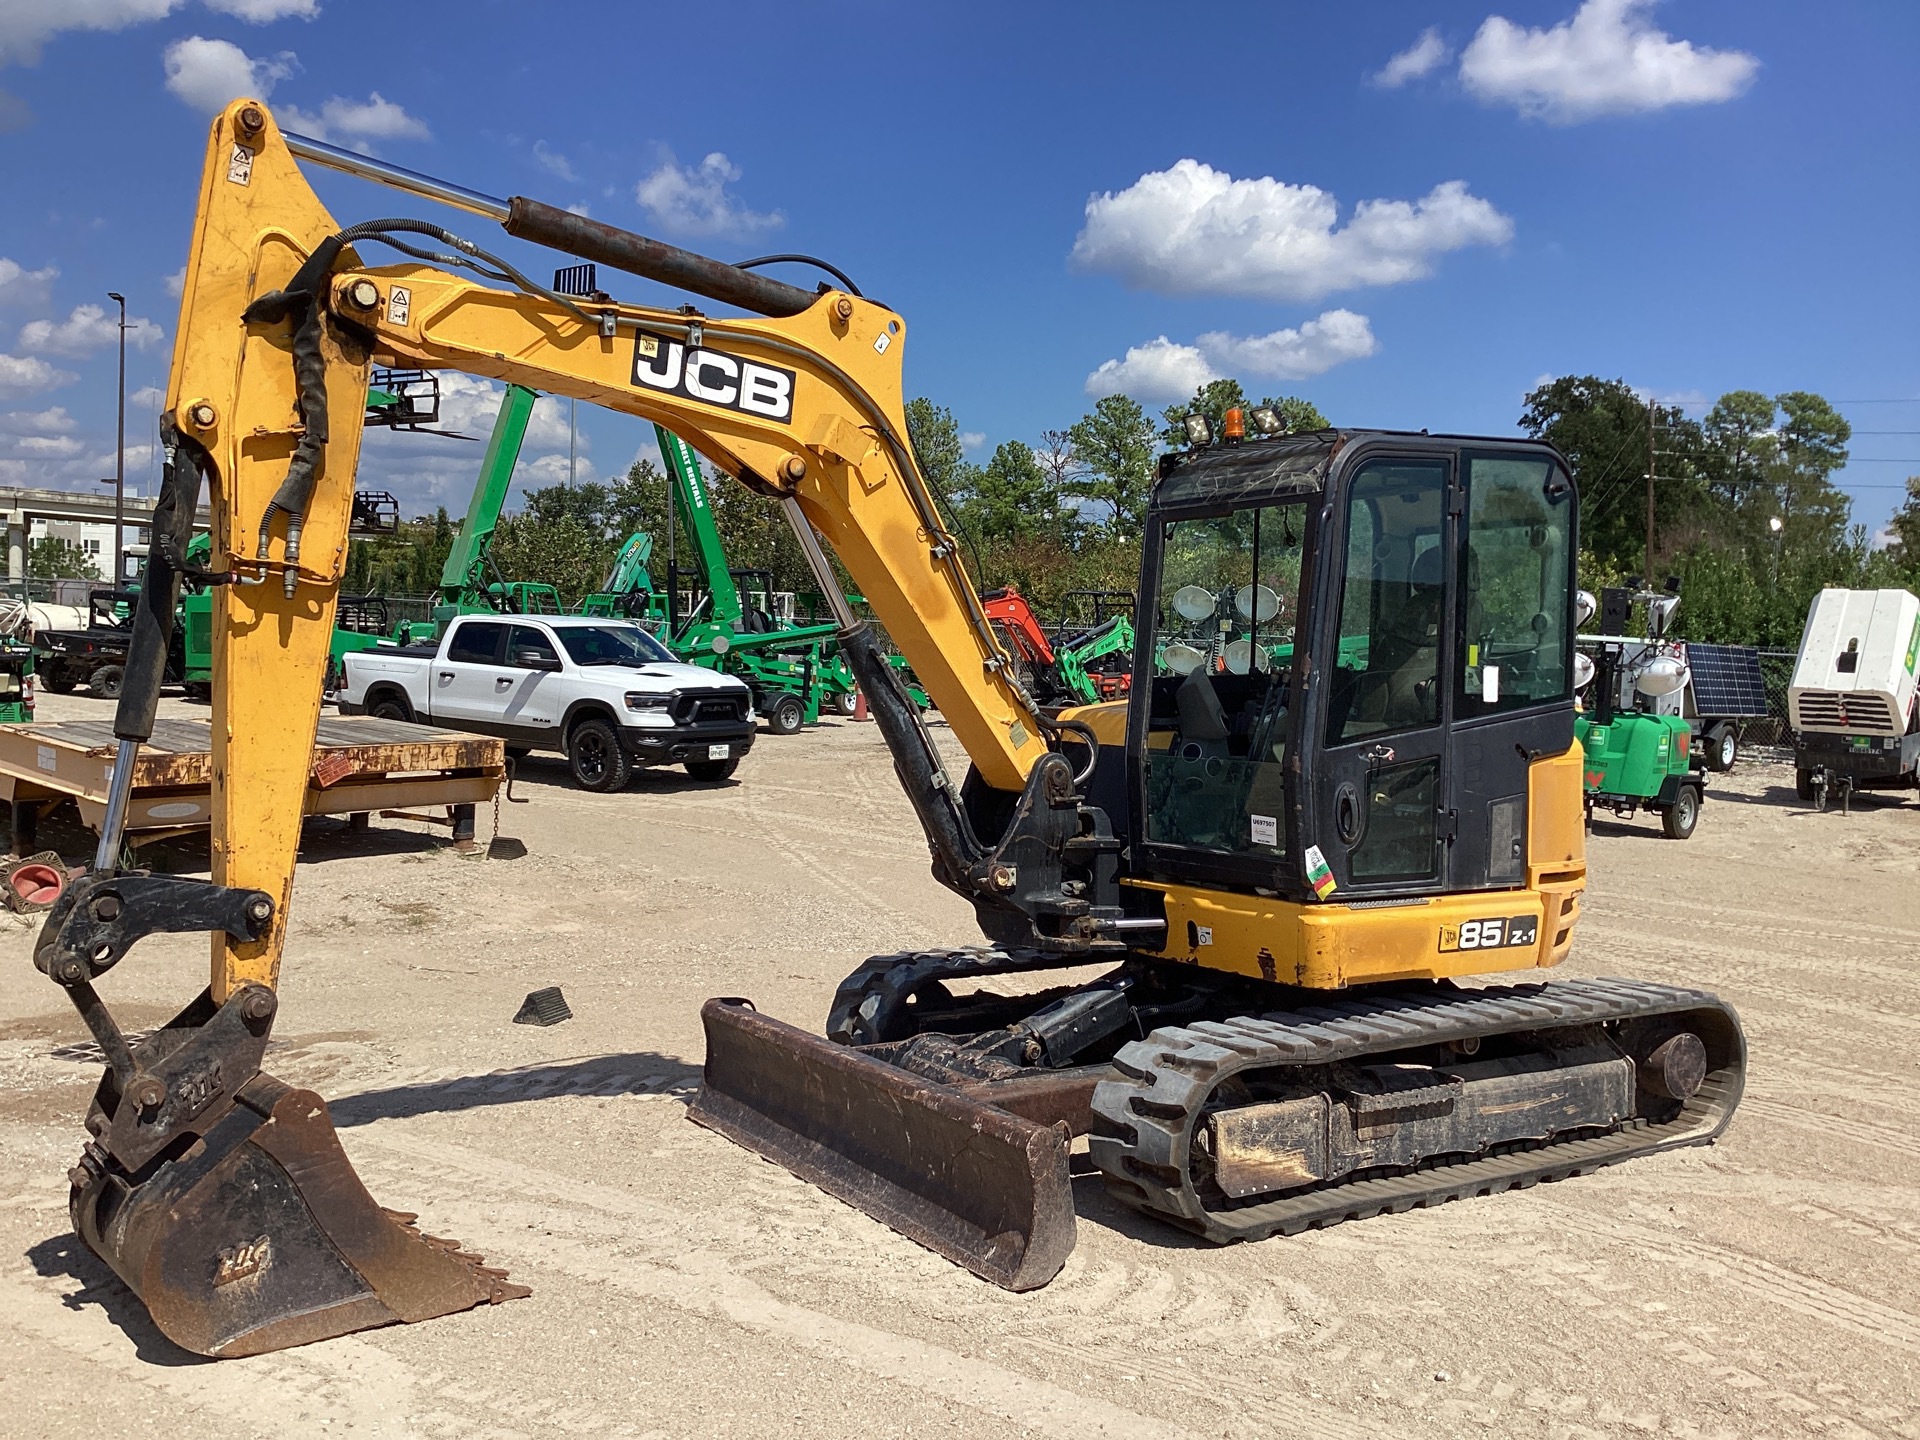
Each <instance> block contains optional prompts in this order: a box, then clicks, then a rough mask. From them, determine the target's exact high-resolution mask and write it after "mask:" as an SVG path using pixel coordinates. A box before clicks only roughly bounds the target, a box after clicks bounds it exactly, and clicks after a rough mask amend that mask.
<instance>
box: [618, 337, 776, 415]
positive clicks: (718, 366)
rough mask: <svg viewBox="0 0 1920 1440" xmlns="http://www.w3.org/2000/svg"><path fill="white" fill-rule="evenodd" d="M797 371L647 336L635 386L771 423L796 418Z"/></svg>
mask: <svg viewBox="0 0 1920 1440" xmlns="http://www.w3.org/2000/svg"><path fill="white" fill-rule="evenodd" d="M793 379H794V372H793V371H791V370H782V369H781V368H780V367H779V366H777V365H762V364H761V363H760V362H759V361H757V360H741V359H739V358H737V357H736V356H732V355H723V354H721V353H720V352H719V351H718V350H708V349H706V348H705V347H704V346H700V347H695V348H693V349H688V348H687V346H686V345H685V344H684V343H682V342H681V341H678V340H669V339H667V338H666V337H665V336H664V335H649V334H647V333H646V332H645V331H642V332H641V333H640V334H638V335H636V336H635V337H634V342H633V383H634V384H636V385H640V386H644V387H645V388H646V389H648V390H660V391H664V392H665V393H666V394H669V395H683V396H685V397H686V398H687V399H689V400H698V401H701V402H702V403H704V404H707V405H722V406H725V407H726V408H727V409H729V410H739V411H743V412H744V413H746V414H748V415H764V416H766V418H767V419H769V420H790V419H792V418H793Z"/></svg>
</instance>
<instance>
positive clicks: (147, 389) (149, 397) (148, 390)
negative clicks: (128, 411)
mask: <svg viewBox="0 0 1920 1440" xmlns="http://www.w3.org/2000/svg"><path fill="white" fill-rule="evenodd" d="M166 398H167V392H166V391H164V390H162V389H161V388H160V387H159V386H158V385H142V386H141V387H140V388H139V389H138V390H136V391H134V392H133V393H132V394H131V395H129V396H128V397H127V404H129V405H131V406H132V407H133V408H134V409H136V410H153V409H157V408H158V407H159V405H160V402H161V401H163V400H165V399H166Z"/></svg>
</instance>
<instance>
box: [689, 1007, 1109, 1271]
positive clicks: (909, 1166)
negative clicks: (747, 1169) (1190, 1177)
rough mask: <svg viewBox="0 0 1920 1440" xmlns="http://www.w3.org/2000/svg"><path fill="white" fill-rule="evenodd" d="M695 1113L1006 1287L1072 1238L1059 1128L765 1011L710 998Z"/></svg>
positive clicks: (1046, 1265) (1047, 1263)
mask: <svg viewBox="0 0 1920 1440" xmlns="http://www.w3.org/2000/svg"><path fill="white" fill-rule="evenodd" d="M700 1019H701V1021H702V1022H703V1023H704V1024H705V1026H706V1030H707V1064H706V1078H705V1083H704V1084H703V1085H702V1086H701V1087H700V1091H699V1093H698V1094H697V1095H696V1096H695V1097H694V1101H693V1105H692V1108H691V1111H690V1113H691V1116H692V1118H693V1119H694V1120H696V1121H698V1122H699V1123H700V1124H702V1125H705V1126H706V1127H707V1128H708V1129H710V1130H716V1131H718V1132H719V1133H720V1134H722V1135H724V1136H726V1137H727V1138H728V1139H729V1140H732V1141H734V1142H735V1143H736V1144H739V1145H743V1146H745V1147H746V1148H747V1149H749V1150H752V1151H754V1152H755V1153H756V1154H758V1155H761V1156H763V1157H765V1158H766V1159H768V1160H771V1161H773V1162H775V1163H776V1164H778V1165H783V1166H785V1167H786V1168H787V1169H788V1170H791V1171H792V1172H793V1173H794V1174H795V1175H798V1176H799V1177H800V1178H801V1179H803V1180H808V1181H811V1182H812V1183H813V1184H815V1185H818V1186H819V1187H820V1188H821V1189H822V1190H825V1191H826V1192H827V1193H828V1194H829V1195H833V1196H835V1197H837V1198H839V1199H841V1200H844V1201H846V1202H847V1204H849V1205H852V1206H854V1207H855V1208H856V1209H860V1210H864V1211H866V1213H867V1214H869V1215H871V1216H873V1217H874V1218H875V1219H876V1220H879V1221H882V1222H883V1223H885V1224H886V1225H889V1226H891V1227H892V1228H893V1229H895V1230H897V1231H899V1232H900V1233H901V1234H902V1235H905V1236H906V1237H907V1238H908V1239H910V1240H916V1241H918V1242H919V1243H920V1244H922V1245H924V1246H926V1247H927V1248H928V1249H929V1250H932V1251H935V1252H937V1253H938V1254H941V1255H944V1256H946V1257H947V1258H948V1259H949V1260H952V1261H955V1262H956V1263H958V1264H961V1265H964V1266H966V1267H967V1269H969V1270H971V1271H972V1272H973V1273H974V1274H976V1275H978V1276H980V1277H981V1278H982V1279H984V1280H991V1281H992V1282H993V1283H994V1284H996V1285H1001V1286H1004V1287H1005V1288H1007V1289H1009V1290H1033V1289H1037V1288H1038V1287H1039V1286H1042V1285H1044V1284H1046V1283H1047V1281H1049V1280H1051V1279H1052V1278H1053V1277H1054V1276H1055V1275H1057V1274H1059V1273H1060V1267H1061V1266H1062V1265H1064V1264H1065V1263H1066V1260H1067V1256H1068V1255H1069V1254H1070V1253H1072V1250H1073V1242H1074V1217H1073V1193H1072V1189H1071V1184H1070V1181H1069V1179H1068V1176H1067V1141H1068V1136H1067V1133H1066V1129H1065V1127H1064V1126H1053V1125H1036V1124H1034V1123H1033V1122H1032V1121H1030V1120H1023V1119H1021V1118H1020V1117H1019V1116H1017V1115H1013V1114H1009V1113H1008V1112H1007V1111H1005V1110H1001V1109H998V1108H996V1107H994V1106H992V1105H985V1104H982V1103H981V1102H979V1101H977V1100H973V1099H969V1098H968V1097H967V1096H965V1095H963V1094H961V1093H960V1092H959V1091H957V1090H954V1089H952V1088H950V1087H948V1086H945V1085H938V1084H934V1083H932V1082H930V1081H927V1080H924V1079H922V1078H921V1077H920V1076H917V1075H914V1074H912V1073H911V1072H909V1071H906V1070H902V1069H899V1068H898V1067H896V1066H893V1065H888V1064H885V1063H883V1062H881V1061H879V1060H874V1059H872V1058H870V1057H868V1056H866V1055H862V1054H861V1053H859V1052H858V1051H857V1050H853V1049H849V1048H848V1047H846V1046H844V1045H837V1044H835V1043H833V1042H832V1041H830V1040H826V1039H824V1038H822V1037H820V1036H817V1035H810V1034H808V1033H807V1032H806V1031H804V1030H800V1029H797V1028H795V1027H794V1026H792V1025H786V1024H783V1023H781V1022H780V1021H778V1020H772V1019H769V1018H768V1017H766V1016H764V1015H761V1014H759V1013H757V1012H756V1011H755V1010H754V1009H753V1008H752V1006H751V1005H749V1004H748V1003H747V1002H746V1001H744V1000H709V1001H708V1002H707V1003H706V1005H705V1006H704V1007H702V1009H701V1011H700Z"/></svg>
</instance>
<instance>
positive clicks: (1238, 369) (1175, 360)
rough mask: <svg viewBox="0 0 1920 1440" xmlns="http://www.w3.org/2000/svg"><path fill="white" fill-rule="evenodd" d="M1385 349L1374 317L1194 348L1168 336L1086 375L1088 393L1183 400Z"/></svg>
mask: <svg viewBox="0 0 1920 1440" xmlns="http://www.w3.org/2000/svg"><path fill="white" fill-rule="evenodd" d="M1378 348H1379V345H1378V343H1377V342H1376V341H1375V340H1374V338H1373V327H1372V326H1371V325H1369V324H1368V323H1367V317H1366V316H1364V315H1356V314H1354V313H1353V311H1351V310H1329V311H1327V312H1326V313H1325V314H1323V315H1321V316H1319V317H1318V318H1316V319H1313V320H1309V321H1307V322H1306V323H1305V324H1303V325H1301V326H1300V327H1299V328H1298V329H1291V328H1289V329H1285V330H1275V331H1273V332H1272V333H1271V334H1268V335H1229V334H1227V333H1226V332H1225V331H1222V330H1213V331H1209V332H1208V333H1206V334H1205V335H1201V336H1199V337H1198V338H1197V339H1196V340H1195V341H1194V343H1193V344H1191V345H1181V344H1177V343H1176V342H1174V341H1172V340H1169V339H1168V338H1167V337H1166V336H1164V335H1162V336H1159V337H1158V338H1157V339H1153V340H1149V341H1148V342H1147V343H1146V344H1144V345H1135V346H1132V347H1131V348H1130V349H1128V351H1127V353H1126V356H1125V358H1124V359H1120V360H1108V361H1106V362H1104V363H1103V364H1102V365H1101V366H1100V368H1099V369H1097V370H1095V371H1094V372H1093V373H1092V374H1091V375H1089V376H1087V386H1086V390H1087V394H1089V395H1092V396H1095V397H1099V396H1102V395H1131V396H1132V397H1133V398H1134V399H1136V400H1140V401H1143V402H1155V401H1163V400H1181V399H1184V398H1186V397H1187V396H1189V395H1191V394H1192V393H1193V392H1194V391H1195V390H1197V389H1199V388H1200V387H1201V386H1202V385H1204V384H1206V383H1207V381H1209V380H1218V379H1221V378H1223V377H1225V376H1228V375H1231V376H1233V377H1235V378H1236V379H1241V380H1305V379H1308V378H1310V377H1312V376H1314V375H1321V374H1324V373H1325V372H1327V371H1328V370H1331V369H1332V368H1333V367H1334V366H1336V365H1341V364H1344V363H1345V362H1347V361H1349V360H1364V359H1366V357H1367V356H1369V355H1371V354H1373V353H1374V351H1375V350H1377V349H1378Z"/></svg>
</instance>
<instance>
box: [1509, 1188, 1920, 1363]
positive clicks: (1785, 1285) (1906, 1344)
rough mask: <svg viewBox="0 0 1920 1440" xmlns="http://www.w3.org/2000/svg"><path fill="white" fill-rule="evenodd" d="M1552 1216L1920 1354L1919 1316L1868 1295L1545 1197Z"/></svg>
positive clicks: (1571, 1227)
mask: <svg viewBox="0 0 1920 1440" xmlns="http://www.w3.org/2000/svg"><path fill="white" fill-rule="evenodd" d="M1539 1203H1540V1204H1542V1205H1543V1206H1544V1207H1545V1208H1547V1209H1548V1210H1550V1211H1551V1212H1553V1214H1554V1215H1555V1217H1556V1218H1555V1221H1554V1224H1555V1226H1556V1228H1558V1229H1561V1230H1564V1231H1566V1232H1569V1233H1573V1234H1579V1235H1585V1236H1587V1237H1589V1238H1591V1239H1595V1240H1600V1241H1603V1242H1605V1243H1608V1244H1615V1245H1629V1246H1633V1247H1636V1248H1638V1249H1641V1250H1644V1251H1650V1252H1653V1253H1656V1254H1660V1255H1663V1256H1665V1257H1667V1258H1668V1259H1669V1260H1671V1261H1673V1262H1675V1263H1676V1264H1679V1265H1683V1266H1686V1267H1688V1268H1691V1269H1696V1270H1698V1271H1699V1272H1700V1273H1702V1274H1703V1275H1705V1276H1707V1277H1708V1278H1711V1279H1714V1280H1718V1281H1721V1282H1723V1283H1725V1284H1728V1285H1730V1286H1732V1287H1733V1288H1734V1289H1737V1290H1743V1291H1745V1292H1747V1293H1748V1294H1750V1295H1752V1296H1754V1297H1755V1298H1757V1299H1759V1300H1761V1301H1763V1302H1764V1303H1766V1304H1769V1305H1777V1306H1779V1307H1781V1308H1783V1309H1787V1310H1791V1311H1793V1312H1794V1313H1795V1314H1798V1315H1802V1316H1805V1317H1806V1318H1807V1319H1810V1320H1816V1321H1819V1322H1821V1323H1822V1324H1826V1325H1829V1326H1832V1327H1834V1328H1835V1329H1839V1330H1843V1331H1845V1332H1846V1333H1848V1334H1849V1335H1853V1336H1856V1337H1858V1338H1860V1339H1865V1340H1872V1341H1874V1342H1876V1343H1877V1344H1880V1345H1884V1346H1886V1347H1888V1348H1889V1349H1893V1350H1898V1351H1901V1352H1902V1353H1904V1354H1907V1355H1920V1316H1916V1315H1913V1314H1910V1313H1908V1312H1907V1311H1905V1310H1897V1309H1895V1308H1894V1307H1892V1306H1890V1305H1882V1304H1881V1303H1879V1302H1878V1301H1876V1300H1869V1299H1867V1298H1866V1297H1865V1296H1864V1295H1858V1294H1855V1293H1854V1292H1853V1291H1851V1290H1846V1289H1843V1288H1842V1287H1840V1286H1838V1285H1833V1284H1829V1283H1828V1282H1827V1281H1824V1280H1816V1279H1814V1278H1813V1277H1811V1276H1808V1275H1802V1274H1800V1273H1798V1272H1797V1271H1793V1270H1789V1269H1787V1268H1786V1267H1785V1266H1782V1265H1776V1264H1774V1263H1773V1262H1772V1261H1770V1260H1763V1259H1760V1258H1759V1257H1757V1256H1753V1255H1748V1254H1745V1253H1743V1252H1741V1251H1738V1250H1733V1249H1729V1248H1727V1247H1724V1246H1721V1245H1716V1244H1714V1243H1713V1242H1712V1241H1709V1240H1701V1239H1696V1238H1693V1237H1689V1236H1681V1235H1674V1234H1670V1233H1668V1232H1666V1231H1663V1230H1659V1229H1657V1228H1655V1227H1653V1226H1651V1225H1643V1224H1640V1223H1638V1222H1636V1221H1632V1220H1621V1219H1616V1218H1609V1217H1605V1216H1601V1215H1597V1214H1595V1213H1594V1212H1593V1211H1590V1210H1586V1209H1584V1208H1581V1207H1579V1206H1575V1205H1570V1204H1567V1203H1565V1202H1561V1201H1556V1200H1552V1199H1548V1198H1546V1197H1540V1199H1539Z"/></svg>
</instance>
